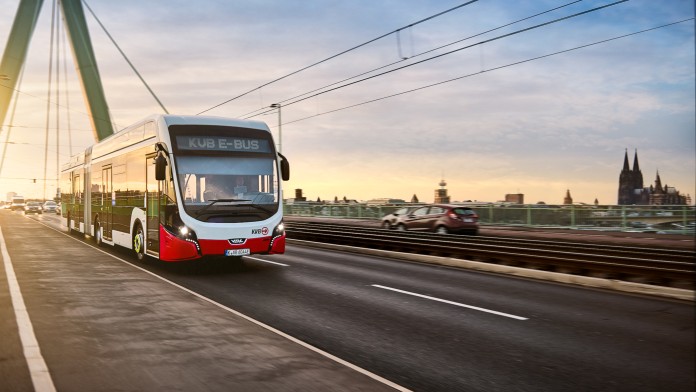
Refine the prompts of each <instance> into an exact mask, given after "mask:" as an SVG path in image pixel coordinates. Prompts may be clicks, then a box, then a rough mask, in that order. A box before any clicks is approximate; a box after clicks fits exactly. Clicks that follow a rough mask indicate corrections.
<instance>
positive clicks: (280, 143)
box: [271, 103, 283, 153]
mask: <svg viewBox="0 0 696 392" xmlns="http://www.w3.org/2000/svg"><path fill="white" fill-rule="evenodd" d="M271 107H272V108H277V109H278V152H280V153H282V152H283V128H282V126H281V120H280V104H279V103H274V104H273V105H271Z"/></svg>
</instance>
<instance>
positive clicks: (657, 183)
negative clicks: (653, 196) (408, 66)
mask: <svg viewBox="0 0 696 392" xmlns="http://www.w3.org/2000/svg"><path fill="white" fill-rule="evenodd" d="M655 191H656V192H660V193H662V180H661V179H660V171H659V170H658V171H657V175H656V176H655Z"/></svg>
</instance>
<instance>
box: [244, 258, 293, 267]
mask: <svg viewBox="0 0 696 392" xmlns="http://www.w3.org/2000/svg"><path fill="white" fill-rule="evenodd" d="M244 258H245V259H251V260H256V261H263V262H264V263H269V264H275V265H280V266H283V267H289V266H290V265H288V264H283V263H279V262H277V261H270V260H264V259H259V258H258V257H251V256H244Z"/></svg>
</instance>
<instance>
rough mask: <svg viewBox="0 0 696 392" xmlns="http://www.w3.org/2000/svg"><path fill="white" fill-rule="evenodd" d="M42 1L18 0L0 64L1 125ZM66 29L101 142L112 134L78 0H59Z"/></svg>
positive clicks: (102, 90)
mask: <svg viewBox="0 0 696 392" xmlns="http://www.w3.org/2000/svg"><path fill="white" fill-rule="evenodd" d="M42 5H43V0H21V1H20V3H19V7H18V8H17V14H16V16H15V20H14V23H13V25H12V30H11V32H10V35H9V37H8V40H7V41H8V42H7V46H6V47H5V52H4V53H3V56H2V62H0V124H3V123H4V121H5V117H6V115H7V110H8V108H9V106H10V100H11V99H12V95H13V93H14V91H15V89H16V88H17V80H18V78H19V75H20V73H21V70H22V67H23V66H24V61H25V59H26V55H27V50H28V48H29V42H30V41H31V37H32V35H33V33H34V28H35V27H36V21H37V19H38V17H39V12H40V11H41V7H42ZM60 5H61V8H62V11H63V16H64V21H65V27H66V30H67V32H68V41H69V42H70V47H71V48H72V51H73V56H74V57H75V61H76V64H75V66H76V69H77V74H78V76H79V79H80V82H81V85H82V91H83V92H84V97H85V101H86V102H85V104H86V106H87V110H88V113H89V117H90V121H91V123H92V129H93V131H94V138H95V140H96V141H100V140H103V139H105V138H107V137H109V136H110V135H112V134H113V133H114V130H113V127H112V125H111V117H110V115H109V107H108V105H107V103H106V98H105V96H104V88H103V87H102V83H101V78H100V76H99V69H98V68H97V61H96V57H95V56H94V50H93V49H92V41H91V39H90V36H89V31H88V30H87V22H86V21H85V14H84V10H83V8H82V2H81V1H80V0H62V1H60Z"/></svg>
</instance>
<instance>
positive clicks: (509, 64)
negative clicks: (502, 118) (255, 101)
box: [282, 18, 694, 125]
mask: <svg viewBox="0 0 696 392" xmlns="http://www.w3.org/2000/svg"><path fill="white" fill-rule="evenodd" d="M693 20H694V18H688V19H683V20H680V21H677V22H672V23H668V24H664V25H661V26H656V27H653V28H649V29H645V30H640V31H636V32H633V33H629V34H624V35H620V36H616V37H612V38H608V39H604V40H601V41H596V42H592V43H589V44H586V45H581V46H576V47H574V48H570V49H565V50H560V51H557V52H553V53H549V54H545V55H542V56H537V57H533V58H529V59H526V60H522V61H517V62H514V63H508V64H505V65H501V66H499V67H494V68H490V69H487V70H481V71H479V72H474V73H470V74H467V75H463V76H459V77H456V78H452V79H448V80H445V81H441V82H437V83H433V84H429V85H426V86H421V87H418V88H414V89H410V90H406V91H402V92H399V93H395V94H391V95H386V96H383V97H380V98H376V99H372V100H369V101H364V102H360V103H357V104H354V105H350V106H344V107H342V108H338V109H333V110H329V111H326V112H322V113H318V114H315V115H312V116H307V117H303V118H300V119H297V120H293V121H288V122H285V123H283V124H282V125H286V124H292V123H296V122H300V121H304V120H308V119H311V118H315V117H319V116H323V115H326V114H330V113H335V112H339V111H342V110H347V109H351V108H354V107H358V106H362V105H367V104H370V103H374V102H378V101H382V100H385V99H389V98H393V97H397V96H400V95H405V94H409V93H412V92H416V91H420V90H425V89H427V88H431V87H435V86H439V85H442V84H446V83H451V82H454V81H457V80H461V79H466V78H470V77H473V76H476V75H481V74H484V73H487V72H493V71H497V70H500V69H504V68H509V67H512V66H515V65H520V64H524V63H528V62H531V61H535V60H540V59H543V58H547V57H551V56H556V55H559V54H563V53H568V52H572V51H575V50H579V49H584V48H587V47H590V46H595V45H599V44H603V43H607V42H610V41H615V40H618V39H621V38H626V37H630V36H633V35H638V34H642V33H646V32H649V31H653V30H658V29H661V28H665V27H669V26H673V25H676V24H679V23H685V22H689V21H693Z"/></svg>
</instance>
